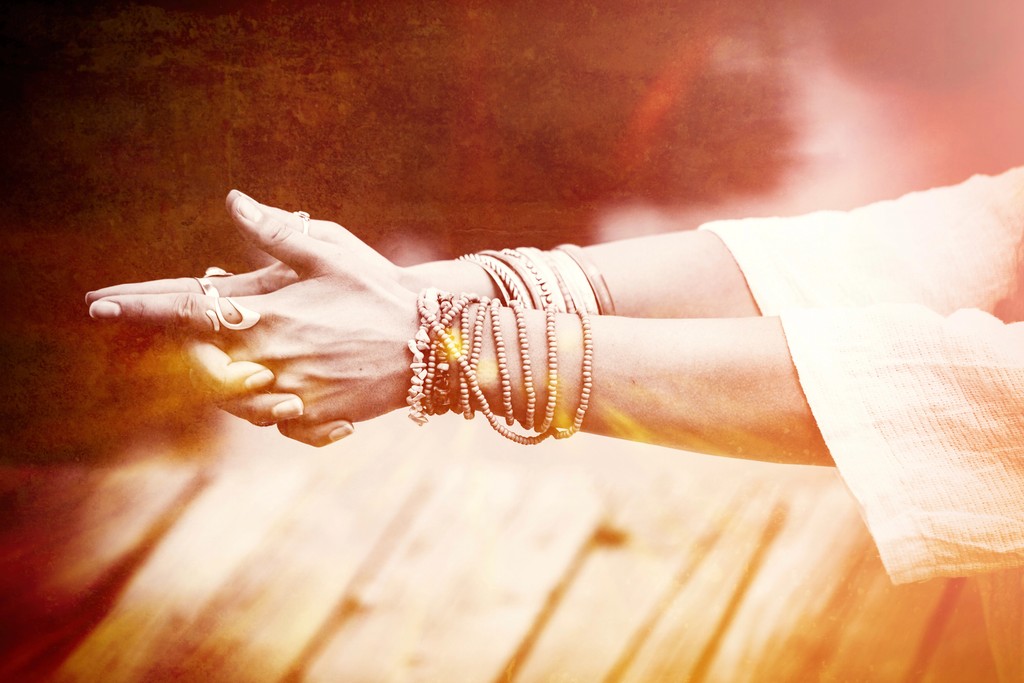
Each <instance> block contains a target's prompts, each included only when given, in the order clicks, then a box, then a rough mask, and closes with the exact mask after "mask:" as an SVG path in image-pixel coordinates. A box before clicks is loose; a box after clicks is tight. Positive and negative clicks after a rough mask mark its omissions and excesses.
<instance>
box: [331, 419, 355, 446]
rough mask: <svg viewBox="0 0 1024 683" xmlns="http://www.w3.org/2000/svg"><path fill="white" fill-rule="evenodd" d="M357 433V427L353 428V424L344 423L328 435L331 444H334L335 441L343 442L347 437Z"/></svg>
mask: <svg viewBox="0 0 1024 683" xmlns="http://www.w3.org/2000/svg"><path fill="white" fill-rule="evenodd" d="M355 431H356V430H355V427H353V426H352V423H351V422H344V423H342V424H341V425H340V426H338V427H335V428H334V429H333V430H331V433H330V434H328V435H327V438H328V439H329V440H330V442H331V443H334V442H335V441H341V440H342V439H344V438H345V437H346V436H350V435H351V434H352V433H353V432H355Z"/></svg>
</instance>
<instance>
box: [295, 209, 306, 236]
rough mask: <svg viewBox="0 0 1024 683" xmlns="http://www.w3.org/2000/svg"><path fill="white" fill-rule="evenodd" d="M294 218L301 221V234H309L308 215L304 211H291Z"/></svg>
mask: <svg viewBox="0 0 1024 683" xmlns="http://www.w3.org/2000/svg"><path fill="white" fill-rule="evenodd" d="M292 213H294V214H295V215H296V216H298V217H299V218H301V219H302V234H303V235H308V234H309V214H308V213H306V212H305V211H292Z"/></svg>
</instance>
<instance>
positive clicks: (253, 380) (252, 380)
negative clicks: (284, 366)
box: [245, 370, 274, 390]
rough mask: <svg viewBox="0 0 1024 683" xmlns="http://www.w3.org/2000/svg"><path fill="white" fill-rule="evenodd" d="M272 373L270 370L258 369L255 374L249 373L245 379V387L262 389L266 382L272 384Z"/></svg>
mask: <svg viewBox="0 0 1024 683" xmlns="http://www.w3.org/2000/svg"><path fill="white" fill-rule="evenodd" d="M273 382H274V373H272V372H271V371H270V370H260V371H259V372H257V373H256V374H255V375H250V376H249V377H247V378H246V380H245V388H246V389H250V390H251V389H262V388H263V387H265V386H267V385H268V384H273Z"/></svg>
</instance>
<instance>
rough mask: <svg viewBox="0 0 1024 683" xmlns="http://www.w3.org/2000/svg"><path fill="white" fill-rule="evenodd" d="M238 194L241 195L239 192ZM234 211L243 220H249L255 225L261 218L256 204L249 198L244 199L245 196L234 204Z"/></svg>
mask: <svg viewBox="0 0 1024 683" xmlns="http://www.w3.org/2000/svg"><path fill="white" fill-rule="evenodd" d="M239 194H242V193H241V192H239ZM235 209H236V210H237V211H238V213H239V214H240V215H241V216H242V218H245V219H246V220H250V221H252V222H253V223H257V222H259V220H260V219H261V218H263V214H262V213H260V208H259V206H258V205H257V204H256V202H254V201H253V200H252V199H250V198H249V197H246V196H245V195H242V196H241V197H240V198H239V199H238V200H237V201H236V202H235Z"/></svg>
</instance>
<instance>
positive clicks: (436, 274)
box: [403, 230, 760, 318]
mask: <svg viewBox="0 0 1024 683" xmlns="http://www.w3.org/2000/svg"><path fill="white" fill-rule="evenodd" d="M585 252H586V254H587V257H588V258H590V259H591V260H592V262H593V263H594V265H595V266H596V267H597V269H598V270H599V271H600V272H601V274H602V275H603V276H604V278H605V281H606V282H607V284H608V289H609V291H610V293H611V296H612V299H613V300H614V302H615V311H616V314H617V315H620V316H626V317H634V318H723V317H744V316H756V315H760V312H759V311H758V308H757V305H756V304H755V303H754V300H753V297H751V295H750V291H749V290H748V288H747V284H746V281H745V280H744V278H743V273H742V272H741V271H740V269H739V266H737V265H736V262H735V261H734V260H733V258H732V255H731V254H730V253H729V250H728V249H727V248H726V247H725V245H724V244H723V243H722V241H721V240H720V239H719V238H718V237H717V236H716V235H714V234H713V233H710V232H703V231H695V230H689V231H683V232H676V233H668V234H663V235H652V236H647V237H639V238H636V239H629V240H621V241H617V242H608V243H605V244H599V245H595V246H592V247H587V248H586V249H585ZM403 281H404V284H405V286H406V287H407V288H409V289H411V290H413V291H419V290H421V289H424V288H426V287H437V288H439V289H443V290H446V291H449V292H454V293H459V292H473V293H476V294H482V295H485V296H489V297H490V296H495V295H496V294H497V291H496V289H495V288H494V284H493V283H492V281H491V279H490V278H489V277H488V276H487V275H486V273H484V271H483V269H482V268H480V267H479V266H477V265H476V264H474V263H468V262H465V261H434V262H430V263H423V264H419V265H416V266H411V267H408V268H405V269H403Z"/></svg>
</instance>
